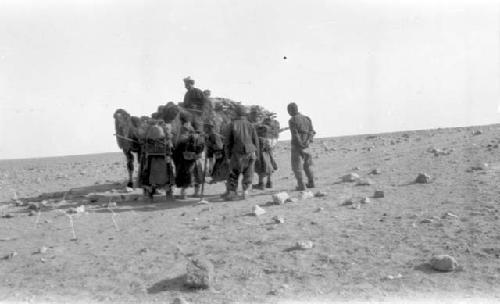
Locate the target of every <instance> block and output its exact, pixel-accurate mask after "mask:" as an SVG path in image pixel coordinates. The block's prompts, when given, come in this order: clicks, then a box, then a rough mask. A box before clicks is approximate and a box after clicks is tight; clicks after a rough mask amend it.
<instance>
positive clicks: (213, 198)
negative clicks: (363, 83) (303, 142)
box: [0, 125, 500, 303]
mask: <svg viewBox="0 0 500 304" xmlns="http://www.w3.org/2000/svg"><path fill="white" fill-rule="evenodd" d="M499 144H500V125H489V126H478V127H468V128H447V129H437V130H422V131H407V132H397V133H389V134H379V135H358V136H346V137H338V138H328V139H317V140H316V141H315V143H314V144H313V147H312V150H313V152H314V155H315V158H314V161H315V171H316V177H317V188H316V189H313V192H317V191H322V192H324V193H325V194H327V195H326V196H324V197H315V198H309V199H307V200H302V201H300V200H299V201H297V202H290V203H286V204H284V205H272V204H270V202H271V201H272V198H271V195H272V194H273V193H276V192H278V191H287V192H288V193H289V194H290V195H291V196H292V197H298V196H299V193H298V192H296V191H292V189H294V187H295V179H294V178H293V175H292V172H291V169H290V155H289V154H290V151H289V142H280V143H279V145H278V147H277V149H276V152H275V153H276V158H277V160H278V165H279V170H278V172H276V173H275V175H274V184H275V188H274V189H270V190H269V189H267V190H264V191H257V190H254V191H252V192H251V195H250V198H249V199H248V200H246V201H235V202H223V201H221V200H220V199H219V198H218V196H217V195H218V194H220V193H222V192H223V189H224V186H223V185H222V184H216V185H207V187H206V190H207V191H206V192H207V195H208V200H209V201H210V203H209V204H208V205H197V202H198V201H199V199H196V198H189V199H187V200H176V201H175V202H165V200H164V197H163V196H161V195H159V196H157V197H155V200H154V201H150V200H148V199H146V198H143V197H142V196H140V195H135V196H134V197H133V198H132V196H131V195H130V194H128V193H127V192H126V191H125V186H124V185H125V181H126V179H127V171H126V164H125V157H124V156H123V154H121V153H108V154H98V155H82V156H68V157H55V158H41V159H27V160H3V161H0V208H1V209H0V215H2V217H0V227H1V229H0V258H1V257H3V256H6V258H5V259H3V260H0V273H1V274H2V275H1V276H0V302H1V301H33V302H54V301H70V302H75V301H80V302H82V303H87V302H126V301H129V302H130V301H131V302H162V303H170V302H171V301H172V300H173V299H174V298H176V297H178V296H182V297H183V298H184V299H186V300H187V301H189V302H190V303H233V302H254V303H262V302H269V303H276V302H279V301H287V300H295V301H311V300H317V301H333V300H338V301H344V300H360V301H380V300H394V301H398V300H397V299H407V300H409V299H423V298H430V299H433V301H437V300H442V299H446V300H449V301H453V300H454V299H466V300H467V299H470V300H471V301H472V300H474V299H477V298H481V299H483V300H484V299H490V300H491V301H493V302H494V301H500V220H499V216H500V211H499V210H500V188H499V185H500V148H499ZM374 169H378V172H379V174H371V172H372V171H373V170H374ZM349 173H355V174H357V175H359V177H360V179H361V180H362V181H364V183H361V184H365V185H358V184H359V183H358V180H357V181H354V182H342V181H341V177H342V176H344V175H346V174H349ZM419 173H425V174H427V175H428V176H429V177H430V180H429V183H427V184H418V183H415V179H416V177H417V175H418V174H419ZM255 181H256V179H255ZM376 190H379V191H384V197H383V198H374V197H373V194H374V192H375V191H376ZM190 191H191V192H189V193H192V189H191V190H190ZM136 192H138V193H140V191H139V190H138V191H136ZM14 193H16V196H17V198H18V201H21V202H22V203H23V205H16V204H15V202H14V201H13V198H14ZM89 193H97V194H99V193H100V194H103V195H104V194H106V195H109V197H110V199H109V201H116V207H114V205H113V207H112V208H107V203H108V202H106V201H105V200H104V201H103V200H102V199H99V200H97V199H92V196H88V194H89ZM134 193H135V192H134ZM176 194H178V190H177V192H176ZM364 197H368V198H369V202H368V203H366V204H359V202H360V201H361V199H363V198H364ZM129 198H130V199H129ZM347 200H351V201H352V202H353V204H352V205H344V203H345V202H346V201H347ZM30 202H33V203H36V204H37V205H38V206H39V207H40V210H29V208H31V207H29V203H30ZM36 204H35V205H36ZM81 205H84V212H83V213H77V214H72V213H67V211H68V210H70V209H72V208H76V207H78V206H81ZM254 205H260V206H261V207H262V208H264V209H265V210H266V213H265V214H264V215H261V216H259V217H256V216H252V215H251V214H249V213H250V212H251V211H252V207H253V206H254ZM33 209H36V208H33ZM30 213H31V214H30ZM274 216H281V217H283V219H284V223H281V224H279V223H275V221H274V220H273V219H272V218H273V217H274ZM71 223H73V229H72V228H71ZM73 233H74V234H75V235H73ZM74 236H76V239H73V238H74ZM72 239H73V240H72ZM297 241H311V242H312V243H313V248H311V249H306V250H297V249H296V248H295V244H296V242H297ZM41 248H44V249H43V250H40V249H41ZM179 249H180V250H181V251H182V252H183V253H184V254H186V255H188V256H192V255H201V256H204V257H206V258H207V259H209V260H210V261H211V262H212V263H213V264H214V268H215V278H216V280H215V283H214V285H213V287H212V288H211V289H209V290H190V289H187V288H186V287H185V286H183V284H182V282H183V276H184V274H185V272H186V260H185V258H183V257H182V254H181V255H179ZM39 251H41V252H39ZM14 252H15V254H14ZM9 254H10V256H9ZM434 254H449V255H451V256H453V257H455V258H456V260H457V261H458V263H459V265H460V266H459V268H458V270H456V271H454V272H449V273H441V272H436V271H434V270H432V268H431V267H430V266H429V264H428V262H429V260H430V258H431V257H432V256H433V255H434Z"/></svg>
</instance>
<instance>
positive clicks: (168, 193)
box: [165, 185, 174, 201]
mask: <svg viewBox="0 0 500 304" xmlns="http://www.w3.org/2000/svg"><path fill="white" fill-rule="evenodd" d="M165 196H166V198H167V201H172V200H173V199H174V190H173V189H172V186H171V185H170V186H167V188H166V189H165Z"/></svg>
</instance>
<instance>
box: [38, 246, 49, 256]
mask: <svg viewBox="0 0 500 304" xmlns="http://www.w3.org/2000/svg"><path fill="white" fill-rule="evenodd" d="M47 250H48V248H47V247H45V246H42V247H40V248H39V249H38V252H37V253H40V254H44V253H46V252H47Z"/></svg>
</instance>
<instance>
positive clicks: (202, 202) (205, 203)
mask: <svg viewBox="0 0 500 304" xmlns="http://www.w3.org/2000/svg"><path fill="white" fill-rule="evenodd" d="M208 204H209V202H208V201H207V200H204V199H202V200H201V201H199V202H198V203H196V205H195V206H200V205H208Z"/></svg>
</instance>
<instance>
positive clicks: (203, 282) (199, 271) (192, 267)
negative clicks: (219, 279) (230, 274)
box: [184, 257, 214, 289]
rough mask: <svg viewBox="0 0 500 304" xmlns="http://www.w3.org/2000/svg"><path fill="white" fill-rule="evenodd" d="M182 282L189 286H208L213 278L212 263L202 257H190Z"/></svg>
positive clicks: (204, 287)
mask: <svg viewBox="0 0 500 304" xmlns="http://www.w3.org/2000/svg"><path fill="white" fill-rule="evenodd" d="M186 270H187V273H186V277H185V282H184V284H185V285H186V286H188V287H191V288H203V289H206V288H209V287H210V286H211V285H212V282H213V279H214V265H213V264H212V263H211V262H210V261H209V260H207V259H204V258H201V257H199V258H192V259H191V260H190V261H189V262H188V264H187V269H186Z"/></svg>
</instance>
